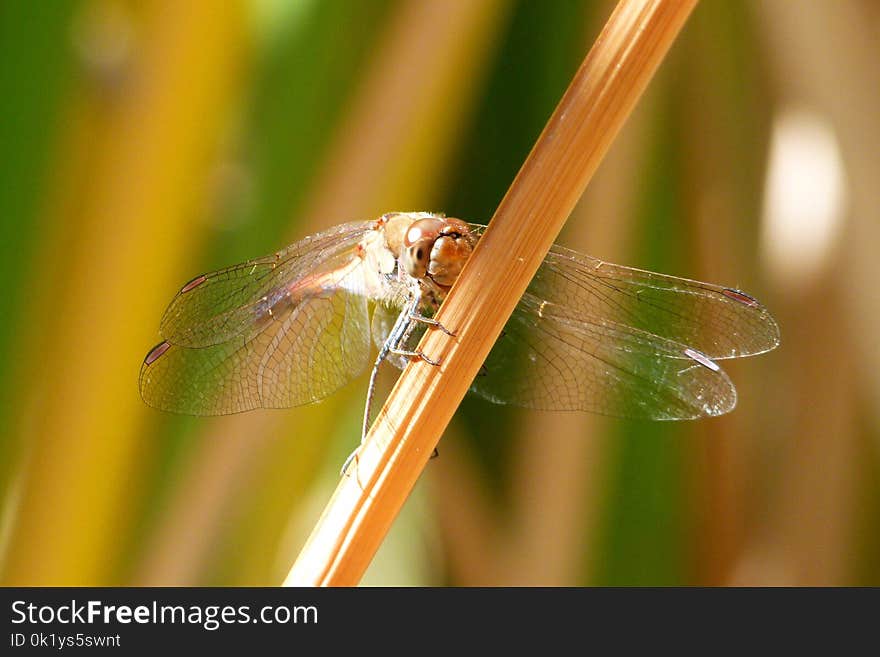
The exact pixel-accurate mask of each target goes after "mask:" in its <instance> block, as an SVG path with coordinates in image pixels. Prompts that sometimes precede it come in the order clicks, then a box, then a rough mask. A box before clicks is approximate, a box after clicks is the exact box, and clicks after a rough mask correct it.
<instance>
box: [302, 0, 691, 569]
mask: <svg viewBox="0 0 880 657" xmlns="http://www.w3.org/2000/svg"><path fill="white" fill-rule="evenodd" d="M695 4H696V0H621V2H620V3H619V4H618V5H617V7H616V9H615V11H614V13H613V14H612V15H611V17H610V18H609V20H608V23H607V24H606V25H605V28H604V29H603V31H602V33H601V34H600V35H599V38H598V40H597V41H596V43H595V45H594V46H593V48H592V50H591V51H590V53H589V54H588V55H587V58H586V59H585V60H584V62H583V64H582V65H581V67H580V69H578V71H577V73H576V74H575V77H574V79H573V80H572V82H571V85H570V86H569V88H568V90H567V91H566V92H565V95H564V96H563V98H562V100H561V101H560V103H559V105H558V106H557V108H556V110H555V111H554V113H553V115H552V116H551V117H550V120H549V121H548V123H547V125H546V127H545V128H544V131H543V132H542V133H541V136H540V137H539V138H538V141H537V142H536V143H535V146H534V148H533V149H532V152H531V153H530V154H529V157H528V158H527V159H526V162H525V164H523V167H522V169H521V170H520V172H519V174H518V175H517V177H516V179H515V180H514V181H513V184H512V185H511V187H510V189H509V190H508V192H507V195H506V196H505V197H504V199H503V200H502V202H501V205H499V206H498V210H497V211H496V212H495V216H494V217H493V218H492V221H491V223H490V224H489V228H488V229H487V230H486V232H485V234H484V235H483V237H482V239H481V240H480V242H479V245H478V247H477V249H476V250H475V251H474V253H473V255H472V256H471V258H470V260H469V262H468V264H467V266H466V267H465V269H464V271H463V272H462V274H461V276H460V278H459V280H458V282H457V283H456V285H455V286H454V288H453V289H452V291H451V292H450V294H449V296H448V297H447V299H446V301H445V302H444V303H443V306H442V307H441V309H440V311H439V313H438V315H437V318H438V319H439V320H440V322H441V323H442V324H443V325H444V326H446V327H448V328H450V329H452V330H453V331H454V332H455V337H450V336H447V335H445V334H444V333H442V332H441V331H429V332H428V333H427V334H426V336H425V338H424V339H423V340H422V343H421V345H420V348H421V349H422V350H423V351H424V352H425V353H426V354H428V355H429V356H430V357H431V358H434V359H438V360H440V362H441V365H440V366H439V367H434V366H431V365H429V364H427V363H424V362H413V363H411V364H410V365H409V366H408V367H407V368H406V370H405V371H404V372H403V374H402V375H401V377H400V378H399V379H398V381H397V384H396V385H395V387H394V389H393V390H392V392H391V394H390V396H389V397H388V400H387V401H386V403H385V406H384V408H383V409H382V410H381V411H380V413H379V415H378V417H377V419H376V422H375V423H374V425H373V428H372V429H371V431H370V434H369V436H368V438H367V442H366V443H365V445H364V447H363V448H362V449H361V452H360V457H359V459H358V461H357V462H356V463H355V464H353V466H352V467H351V468H350V469H349V473H348V475H347V476H345V477H343V478H342V481H341V482H340V484H339V486H338V488H337V489H336V492H335V493H334V495H333V497H332V498H331V499H330V502H329V503H328V504H327V507H326V508H325V509H324V513H323V515H322V516H321V518H320V520H319V521H318V524H317V525H316V526H315V529H314V530H313V532H312V535H311V536H310V537H309V540H308V542H307V543H306V545H305V547H304V548H303V550H302V552H301V553H300V555H299V558H298V559H297V561H296V563H295V564H294V565H293V568H292V569H291V571H290V573H289V575H288V576H287V580H286V581H285V584H286V585H300V586H301V585H319V586H346V585H354V584H357V583H358V581H359V580H360V578H361V576H362V575H363V573H364V571H365V570H366V568H367V566H368V565H369V563H370V561H371V559H372V558H373V555H374V554H375V552H376V550H377V549H378V547H379V544H380V543H381V542H382V539H383V538H384V537H385V534H386V533H387V531H388V529H389V527H390V526H391V523H392V522H393V520H394V518H395V517H396V516H397V513H398V511H399V510H400V507H401V506H403V503H404V501H405V500H406V498H407V496H408V495H409V492H410V490H412V487H413V485H414V484H415V482H416V480H417V479H418V477H419V475H420V474H421V472H422V469H423V468H424V466H425V464H426V463H427V461H428V458H429V457H430V455H431V452H432V450H433V449H434V447H435V446H436V444H437V442H438V441H439V439H440V435H441V434H442V433H443V430H444V429H445V428H446V425H447V424H448V423H449V421H450V419H451V418H452V415H453V414H454V413H455V410H456V408H457V407H458V404H459V403H460V401H461V399H462V398H463V397H464V395H465V393H466V392H467V390H468V387H469V386H470V384H471V382H472V381H473V379H474V377H475V376H476V374H477V372H478V370H479V368H480V365H481V364H482V363H483V361H484V360H485V359H486V356H487V355H488V353H489V351H490V350H491V348H492V345H493V344H494V343H495V340H496V339H497V338H498V336H499V335H500V333H501V329H502V328H503V327H504V324H505V322H506V321H507V319H508V317H509V316H510V314H511V312H513V309H514V307H515V306H516V303H517V301H518V300H519V298H520V297H521V296H522V294H523V292H524V291H525V289H526V287H527V286H528V284H529V281H530V280H531V278H532V276H533V275H534V273H535V271H536V270H537V268H538V266H539V265H540V264H541V261H542V260H543V258H544V255H545V254H546V253H547V251H548V250H549V248H550V246H551V245H552V243H553V241H554V239H555V238H556V236H557V235H558V233H559V231H560V230H561V228H562V226H563V224H564V223H565V220H566V218H567V217H568V215H569V214H570V213H571V211H572V209H573V208H574V206H575V203H576V202H577V200H578V199H579V198H580V196H581V194H582V193H583V191H584V188H585V187H586V185H587V182H588V181H589V179H590V178H591V176H592V175H593V173H594V172H595V170H596V168H597V167H598V165H599V162H600V161H601V159H602V157H603V156H604V154H605V152H606V151H607V150H608V147H609V145H610V144H611V141H612V139H613V138H614V136H615V135H616V134H617V131H618V130H619V129H620V126H621V125H622V124H623V122H624V121H625V120H626V117H627V116H628V115H629V113H630V111H631V110H632V108H633V106H634V105H635V102H636V100H637V99H638V97H639V96H640V94H641V93H642V91H643V90H644V88H645V86H646V85H647V83H648V80H650V78H651V76H652V75H653V73H654V71H655V70H656V68H657V66H658V65H659V63H660V62H661V61H662V59H663V57H664V56H665V54H666V52H667V50H668V49H669V46H670V44H671V43H672V41H673V39H674V38H675V36H676V35H677V34H678V31H679V30H680V29H681V27H682V25H683V24H684V22H685V20H686V19H687V17H688V15H689V14H690V12H691V10H692V9H693V7H694V5H695Z"/></svg>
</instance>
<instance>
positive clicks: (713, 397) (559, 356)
mask: <svg viewBox="0 0 880 657" xmlns="http://www.w3.org/2000/svg"><path fill="white" fill-rule="evenodd" d="M568 315H569V313H568V309H567V308H561V307H559V306H557V305H556V304H554V303H551V302H547V301H545V300H542V299H538V298H537V297H535V296H534V295H531V294H528V293H527V294H526V295H525V296H524V297H523V299H522V300H521V301H520V303H519V305H518V306H517V308H516V309H515V310H514V313H513V315H512V316H511V318H510V320H509V321H508V323H507V325H506V326H505V328H504V332H503V333H502V335H501V337H500V338H499V339H498V342H496V344H495V346H494V347H493V349H492V351H491V352H490V354H489V357H488V358H487V359H486V362H485V364H484V366H483V368H482V370H481V372H480V374H479V375H477V377H476V379H475V380H474V383H473V385H472V387H471V390H472V391H473V392H475V393H476V394H478V395H480V396H481V397H483V398H485V399H488V400H489V401H493V402H496V403H500V404H512V405H515V406H521V407H525V408H534V409H538V410H578V411H592V412H596V413H601V414H604V415H615V416H620V417H630V418H641V419H653V420H681V419H691V418H697V417H703V416H713V415H721V414H722V413H726V412H727V411H729V410H730V409H731V408H733V406H734V405H735V404H736V390H735V388H734V387H733V384H732V383H731V382H730V379H729V378H728V377H727V375H726V374H725V373H724V372H723V371H722V370H721V369H720V368H719V367H718V366H717V365H715V363H714V362H712V361H711V360H709V359H708V358H706V357H705V356H704V355H703V354H700V353H698V352H696V351H695V350H693V349H689V348H688V347H686V346H684V345H681V344H678V343H676V342H673V341H670V340H665V339H663V338H660V337H658V336H656V335H653V334H652V333H648V332H645V331H641V330H639V329H637V328H633V327H631V326H626V325H622V324H618V323H616V322H613V321H610V320H605V319H599V318H595V319H593V320H591V321H584V320H583V319H582V318H581V319H578V320H572V319H571V318H570V317H568Z"/></svg>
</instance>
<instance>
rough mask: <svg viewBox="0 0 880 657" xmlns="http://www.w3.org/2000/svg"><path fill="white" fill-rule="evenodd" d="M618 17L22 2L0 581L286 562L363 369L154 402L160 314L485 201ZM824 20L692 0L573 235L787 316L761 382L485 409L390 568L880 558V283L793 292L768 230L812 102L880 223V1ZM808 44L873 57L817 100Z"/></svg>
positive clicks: (189, 573) (1, 244)
mask: <svg viewBox="0 0 880 657" xmlns="http://www.w3.org/2000/svg"><path fill="white" fill-rule="evenodd" d="M780 2H781V0H780ZM612 7H613V3H610V2H604V1H596V0H565V1H558V2H552V3H538V2H531V1H529V0H519V1H505V0H479V1H471V0H461V1H454V2H444V1H443V0H361V1H357V2H349V1H345V0H326V1H325V0H320V1H317V0H300V1H296V0H291V1H290V2H282V1H281V0H273V1H269V0H250V1H246V0H241V1H240V2H230V3H223V4H222V5H221V4H220V3H213V2H212V1H211V0H194V1H193V2H190V3H183V4H181V5H176V4H173V3H168V2H162V1H160V0H154V1H152V2H145V3H140V2H134V0H132V1H131V2H128V1H126V0H76V1H69V2H66V1H59V2H30V1H28V0H8V1H6V2H4V3H2V4H0V97H2V99H3V103H2V107H0V149H2V153H3V158H2V160H0V249H2V252H0V256H2V257H0V272H2V275H3V279H4V282H5V293H4V294H3V295H2V297H0V313H2V314H3V316H4V317H5V318H6V321H5V322H4V323H3V324H2V328H0V362H2V364H3V366H2V370H0V399H2V405H0V414H2V417H0V426H3V427H4V430H3V432H2V435H3V440H2V441H0V486H2V488H0V491H2V500H3V506H2V520H0V551H2V552H0V554H2V556H0V572H2V580H0V581H2V582H3V583H6V584H33V585H44V584H74V585H75V584H133V585H138V584H231V585H246V584H252V585H271V584H277V583H279V582H280V581H282V579H283V576H284V574H285V572H286V569H287V567H288V566H289V564H290V563H292V560H293V559H294V558H295V555H296V554H297V551H298V550H299V548H300V547H301V545H302V543H303V541H304V540H305V538H306V536H307V535H308V531H309V528H310V526H311V525H312V523H313V522H314V520H315V519H316V518H317V515H318V514H319V513H320V509H321V507H322V505H323V503H324V501H326V499H327V497H328V495H329V494H330V492H331V491H332V488H333V485H334V483H335V477H336V476H337V472H338V467H339V464H340V463H341V461H342V459H344V457H345V455H346V454H347V453H348V452H349V451H350V450H351V448H352V447H353V446H354V445H355V444H356V441H357V436H358V433H359V429H358V425H359V417H360V413H361V404H362V395H363V392H364V390H365V383H366V379H365V377H363V376H362V377H360V378H359V379H357V381H356V382H355V383H352V384H351V385H349V386H347V387H346V389H345V390H343V391H340V392H339V393H338V394H337V395H334V396H333V397H332V398H330V399H328V400H326V401H325V402H323V403H321V404H317V405H313V406H309V407H306V408H302V409H293V410H290V411H279V412H262V411H260V412H255V413H249V414H245V415H242V416H236V417H232V418H220V419H204V418H188V417H177V416H167V415H163V414H160V413H157V412H154V411H152V410H151V409H148V408H146V407H144V405H143V404H142V402H141V401H140V399H139V397H138V394H137V372H138V367H139V363H140V359H141V358H142V357H143V355H144V354H145V353H146V352H147V350H148V349H149V348H150V346H151V345H152V344H153V343H155V342H156V341H157V340H158V337H157V332H156V328H157V327H158V322H159V319H160V316H161V312H162V310H163V308H164V306H165V304H166V303H167V302H168V301H169V300H170V299H171V296H172V295H173V294H174V292H175V291H176V290H177V289H178V288H179V286H180V284H182V283H183V282H185V281H186V280H189V279H191V278H192V277H193V276H195V275H196V274H198V273H200V272H202V271H205V270H209V269H214V268H219V267H222V266H225V265H229V264H232V263H235V262H239V261H243V260H246V259H249V258H252V257H256V256H259V255H264V254H266V253H271V252H273V251H274V250H277V249H279V248H281V247H283V246H284V245H286V244H287V243H289V242H291V241H293V240H295V239H298V238H299V237H302V236H304V235H306V234H309V233H312V232H316V231H317V230H319V229H321V228H324V227H326V226H328V225H332V224H334V223H338V222H340V221H344V220H353V219H359V218H366V217H369V216H372V215H374V214H378V213H379V212H381V211H387V210H438V211H444V212H446V213H448V214H450V215H454V216H459V217H462V218H464V219H467V220H470V221H474V222H479V223H485V222H487V221H488V220H489V219H490V217H491V215H492V213H493V211H494V208H495V207H496V206H497V204H498V202H499V201H500V199H501V198H502V196H503V195H504V193H505V191H506V189H507V187H508V185H509V184H510V181H511V180H512V179H513V177H514V175H515V174H516V172H517V170H518V168H519V166H520V165H521V164H522V162H523V160H524V158H525V157H526V155H527V154H528V152H529V149H530V148H531V145H532V144H533V143H534V140H535V139H536V137H537V136H538V134H539V133H540V131H541V129H542V128H543V125H544V123H545V122H546V120H547V118H548V117H549V115H550V113H551V112H552V110H553V108H554V106H555V104H556V103H557V101H558V99H559V97H560V96H561V94H562V93H563V91H564V90H565V88H566V86H567V84H568V81H569V80H570V79H571V76H572V74H573V72H574V71H575V69H576V68H577V66H578V65H579V64H580V62H581V61H582V59H583V57H584V56H585V54H586V52H587V51H588V49H589V46H590V44H591V43H592V42H593V40H595V38H596V36H597V35H598V32H599V30H600V29H601V25H602V23H603V22H604V20H605V18H606V17H607V16H608V14H609V12H610V11H611V9H612ZM803 10H804V11H805V12H806V18H805V19H804V21H805V22H804V24H805V25H807V26H810V25H815V26H817V27H816V30H815V31H814V32H810V31H809V29H808V28H803V32H800V33H797V34H793V33H791V31H790V30H789V29H788V28H789V27H790V24H789V23H787V22H786V15H785V10H784V9H782V8H777V7H776V5H775V3H774V2H768V3H744V2H734V3H712V2H705V3H702V4H701V5H699V6H698V8H697V9H696V11H695V13H694V15H693V16H692V18H691V20H690V22H689V23H688V25H687V26H686V28H685V30H684V32H683V33H682V36H681V38H680V40H679V43H677V44H675V46H674V47H673V49H672V52H671V55H670V57H669V58H668V60H667V61H666V62H665V63H664V66H663V67H662V69H661V71H660V72H659V74H658V76H657V77H656V79H655V80H654V82H653V83H652V85H651V87H650V88H649V90H648V91H647V93H646V95H645V97H644V99H643V100H642V102H641V103H640V106H639V108H638V109H637V111H636V113H635V114H634V115H633V117H632V119H631V120H630V122H629V123H628V124H627V125H626V126H625V128H624V131H623V132H622V134H621V136H620V138H619V140H618V142H619V143H617V144H615V147H614V149H613V150H612V152H611V153H610V154H609V158H608V161H607V162H606V163H604V164H603V167H602V169H601V170H600V172H599V175H598V176H597V178H596V180H595V182H594V183H593V185H591V187H590V188H589V189H588V191H587V194H586V195H585V197H584V199H583V201H582V203H581V206H580V207H579V208H578V210H577V211H576V212H575V213H574V215H573V217H572V219H571V221H570V225H569V227H567V229H566V231H565V233H564V234H563V236H562V237H561V238H560V241H562V242H563V243H565V244H566V245H568V246H571V247H573V248H577V249H579V250H582V251H585V252H589V253H592V254H594V255H596V256H599V257H603V258H607V259H609V260H615V261H619V262H623V263H626V264H630V265H633V266H636V267H640V268H645V269H654V270H657V271H663V272H667V273H671V274H675V275H679V276H686V277H689V278H697V279H704V280H713V281H716V282H720V283H726V284H730V285H732V286H736V287H742V288H744V289H747V290H748V291H749V292H752V293H754V294H755V295H756V296H758V297H759V298H761V299H762V301H764V302H765V303H766V304H767V305H768V307H770V308H771V310H773V311H774V312H777V311H778V314H777V316H778V319H779V320H780V324H781V326H782V332H783V346H782V348H781V350H780V351H778V352H776V353H773V354H770V355H767V356H763V357H761V358H759V359H754V360H752V361H749V362H746V363H735V364H731V365H730V367H729V368H727V369H728V371H729V372H730V374H731V377H732V378H733V380H734V381H735V382H736V383H737V388H738V390H739V393H740V406H739V408H737V409H736V411H735V412H734V413H732V414H731V415H729V416H726V417H724V418H718V419H713V420H707V421H705V422H699V423H681V424H677V423H676V424H651V423H637V422H628V421H620V420H613V419H602V418H589V417H583V416H582V415H580V414H571V415H563V416H562V417H559V416H558V414H541V413H529V412H527V411H522V410H516V409H508V408H500V407H493V406H491V405H489V404H486V403H484V402H482V401H480V400H473V399H467V400H465V402H464V403H463V404H462V407H461V410H460V412H459V414H458V415H457V417H456V420H455V421H454V423H453V425H452V426H451V427H450V429H449V431H448V432H447V435H446V437H445V438H444V440H443V442H442V443H441V445H440V447H439V450H440V454H441V456H440V458H439V459H435V460H434V461H432V462H431V463H429V465H428V468H427V470H426V474H425V477H423V481H422V482H420V484H419V485H418V486H417V488H416V490H415V492H414V494H413V497H412V499H411V500H410V501H409V503H408V504H407V507H406V508H405V509H404V511H403V513H402V514H401V517H400V518H399V520H398V522H397V523H396V525H395V527H394V528H393V530H392V532H391V534H390V535H389V537H388V539H387V540H386V543H385V545H383V548H382V549H381V550H380V553H379V555H378V556H377V558H376V561H375V563H374V564H373V566H372V568H371V570H370V572H369V573H368V577H367V580H366V581H367V582H368V583H372V584H415V585H419V584H450V585H472V584H567V585H586V584H607V585H666V584H673V585H680V584H685V585H688V584H866V583H873V584H876V583H877V581H878V580H880V562H878V560H877V559H876V548H877V546H878V545H880V524H878V521H877V518H878V516H877V514H876V510H877V509H878V508H880V487H878V484H877V481H878V478H877V474H878V472H880V467H878V458H877V457H878V449H880V440H878V437H880V428H878V427H880V413H878V409H877V408H875V407H874V400H876V399H878V398H880V397H878V390H876V384H875V381H876V378H874V377H872V375H871V373H870V372H868V373H865V370H864V369H863V368H862V364H863V363H868V362H875V361H874V360H872V359H874V358H876V353H875V352H874V351H871V349H875V350H876V346H874V347H872V346H871V344H872V342H873V339H868V337H867V336H870V335H872V333H871V330H872V327H876V326H877V322H880V320H878V319H877V317H878V315H880V310H878V309H877V305H878V303H880V302H878V301H876V300H874V301H873V302H871V301H870V300H867V301H865V300H860V301H859V302H858V304H857V303H856V302H855V301H854V300H853V298H852V296H851V295H849V294H848V290H847V289H846V286H845V285H841V283H845V282H846V280H845V278H844V277H842V276H835V272H836V270H835V268H834V267H835V264H839V262H838V261H836V260H834V259H832V260H830V261H829V262H828V263H825V264H821V263H819V264H816V271H817V272H818V273H816V274H815V278H814V279H811V280H810V281H805V282H804V283H803V284H802V285H799V286H798V287H796V288H795V287H792V286H790V285H788V286H787V284H786V282H785V281H784V280H781V279H779V278H777V277H775V276H774V274H773V268H772V266H769V265H768V263H767V261H766V259H762V256H761V253H762V252H763V251H762V250H763V249H765V248H766V245H763V244H761V241H760V240H761V239H762V238H761V236H762V234H763V233H762V228H761V221H762V216H761V212H762V202H763V200H762V199H763V196H764V185H765V168H766V166H767V164H766V161H767V156H768V150H769V146H768V144H769V141H770V138H771V131H772V125H773V124H774V121H775V120H776V119H777V118H778V116H779V115H780V114H781V113H782V112H783V111H784V110H785V109H786V107H788V106H790V105H793V104H802V105H804V104H805V105H809V106H811V107H813V108H814V110H815V111H816V112H817V113H818V114H820V115H821V116H823V117H824V119H825V121H826V122H827V123H828V124H829V125H830V126H832V129H833V130H835V131H836V132H837V134H838V136H839V141H840V144H841V149H842V152H843V161H844V164H845V166H846V167H847V174H848V179H849V181H850V184H851V187H852V189H851V198H852V199H853V202H852V205H851V207H850V208H848V210H847V212H848V214H847V220H848V221H847V223H846V224H845V227H844V228H843V229H842V230H843V231H844V234H845V231H847V230H853V228H852V227H853V226H860V225H863V224H862V223H860V222H868V223H870V222H871V221H873V222H876V215H874V216H873V219H871V218H870V217H867V218H866V215H869V214H870V213H869V212H866V210H865V208H866V207H870V202H871V199H872V198H874V197H875V196H876V192H872V190H871V189H870V188H871V185H870V183H868V182H865V181H871V180H874V181H876V178H877V174H878V173H880V172H878V171H877V166H878V164H877V160H876V157H864V156H863V154H862V151H861V149H862V148H865V149H869V148H870V145H871V144H874V143H877V141H876V140H877V139H878V138H880V137H878V132H880V126H878V125H877V120H876V117H877V116H880V111H878V110H880V107H878V106H877V105H871V102H873V101H877V103H878V104H880V100H878V99H877V94H874V96H870V95H869V93H870V92H865V95H863V96H860V97H859V98H858V99H854V100H853V101H852V102H850V103H847V102H846V98H847V96H846V94H847V93H849V92H852V93H853V94H855V93H856V91H859V90H861V89H865V88H867V89H870V88H874V89H878V88H880V85H878V84H873V83H876V82H877V81H878V78H880V57H877V54H878V53H877V49H876V44H874V45H873V48H872V45H871V44H872V42H871V40H870V38H869V37H868V36H866V34H865V33H863V32H861V31H859V28H858V22H857V21H855V20H854V19H853V17H854V16H862V15H868V16H873V17H874V18H876V17H877V14H876V11H875V10H874V9H873V8H872V6H871V4H870V3H869V2H867V1H866V0H861V1H860V0H848V1H847V2H843V3H834V2H831V0H827V2H818V3H815V4H811V5H810V6H809V7H807V6H804V8H803ZM819 26H825V27H827V29H828V31H829V34H828V36H827V39H824V40H821V42H820V40H819V39H814V40H811V36H812V35H815V34H818V33H819V29H820V28H819ZM848 30H849V32H848ZM841 35H845V36H847V37H850V38H848V39H845V41H846V42H842V41H844V39H842V37H841ZM799 44H807V45H810V46H813V45H815V48H816V49H817V51H818V52H819V53H820V54H821V56H822V57H824V58H825V60H827V61H829V62H832V63H834V62H840V68H841V69H844V68H846V69H847V70H850V71H852V70H858V71H859V72H860V74H861V75H863V76H865V77H869V78H870V79H856V80H844V81H842V82H841V84H840V88H839V89H837V90H835V93H836V94H837V95H838V96H842V100H841V101H840V104H837V105H836V104H834V102H831V101H828V102H825V103H824V104H823V99H826V98H827V97H828V92H826V91H824V90H825V89H826V87H827V85H824V86H823V85H822V84H821V80H819V79H817V76H815V75H814V70H813V69H812V68H811V67H810V66H808V65H807V63H806V62H805V61H802V60H803V57H802V58H801V59H799V58H798V57H797V53H799V52H803V51H804V50H805V47H806V46H805V45H801V46H800V48H801V49H800V50H798V45H799ZM865 44H868V45H865ZM786 53H792V55H791V57H787V56H786ZM865 98H867V100H865ZM869 101H871V102H869ZM843 107H846V108H847V109H846V112H848V113H845V111H844V109H841V108H843ZM844 118H845V119H846V120H844ZM856 132H857V133H858V134H859V135H862V138H863V139H864V145H861V144H859V143H858V140H853V139H849V138H848V135H851V134H854V133H856ZM872 140H874V141H872ZM873 154H874V155H876V151H874V153H873ZM874 187H876V185H874ZM872 193H873V194H874V196H871V194H872ZM402 201H405V202H407V203H414V202H415V203H416V206H415V207H400V206H399V205H398V204H399V203H401V202H402ZM873 207H876V206H873ZM340 214H341V216H340ZM843 241H844V242H845V241H846V240H843ZM860 253H863V252H860ZM837 257H838V258H839V257H840V256H837ZM875 260H876V259H874V260H870V258H868V257H866V256H858V255H853V256H852V258H850V262H849V263H848V264H849V265H850V266H861V267H862V268H861V269H859V271H860V272H868V273H867V274H865V275H867V276H870V275H871V274H877V273H878V272H877V265H876V262H875ZM771 264H772V263H771ZM872 304H873V305H872ZM856 317H858V318H859V319H858V321H856V320H855V319H854V318H856ZM872 318H873V319H872ZM872 321H873V322H875V323H874V324H871V322H872ZM789 338H790V339H789ZM825 345H828V348H823V346H825ZM831 345H833V348H832V346H831ZM840 354H849V355H850V356H849V357H848V358H845V359H842V360H841V359H840V358H839V355H840ZM826 372H830V373H832V374H833V376H828V377H826V376H825V375H824V374H825V373H826ZM387 376H388V375H386V378H385V379H384V380H383V385H386V386H387V385H388V381H389V379H388V378H387ZM554 415H555V417H554Z"/></svg>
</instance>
